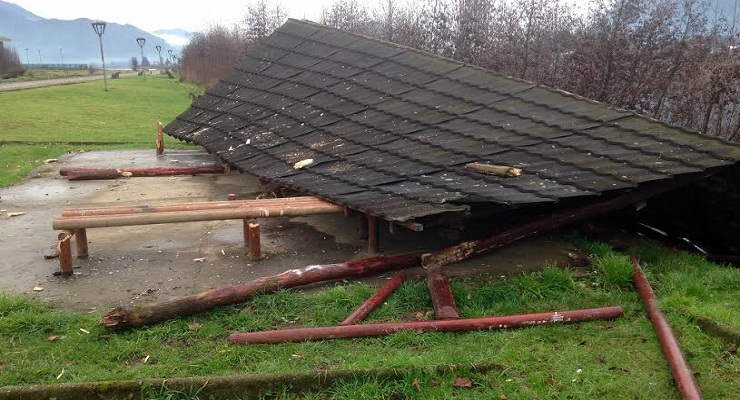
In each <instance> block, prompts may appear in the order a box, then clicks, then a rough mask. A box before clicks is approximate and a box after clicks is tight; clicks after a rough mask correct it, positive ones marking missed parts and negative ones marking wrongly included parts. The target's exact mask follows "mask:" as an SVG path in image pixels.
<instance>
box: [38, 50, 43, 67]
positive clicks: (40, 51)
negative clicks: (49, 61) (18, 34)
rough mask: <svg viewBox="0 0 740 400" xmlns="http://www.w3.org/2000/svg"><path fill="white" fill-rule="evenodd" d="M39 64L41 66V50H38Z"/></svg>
mask: <svg viewBox="0 0 740 400" xmlns="http://www.w3.org/2000/svg"><path fill="white" fill-rule="evenodd" d="M39 64H43V63H42V62H41V50H39Z"/></svg>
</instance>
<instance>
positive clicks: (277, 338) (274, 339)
mask: <svg viewBox="0 0 740 400" xmlns="http://www.w3.org/2000/svg"><path fill="white" fill-rule="evenodd" d="M622 314H623V312H622V307H603V308H589V309H582V310H568V311H555V312H544V313H536V314H521V315H504V316H497V317H482V318H465V319H462V318H461V319H452V320H444V321H413V322H390V323H383V324H360V325H343V326H325V327H317V328H297V329H283V330H277V331H263V332H248V333H232V334H231V335H229V342H231V343H242V344H247V343H254V344H257V343H282V342H305V341H312V340H313V341H315V340H328V339H342V338H356V337H373V336H383V335H390V334H393V333H396V332H400V331H417V332H418V331H420V332H428V331H432V332H459V331H471V330H484V329H514V328H519V327H525V326H535V325H550V324H556V323H557V324H561V323H567V322H582V321H593V320H595V319H614V318H617V317H621V316H622Z"/></svg>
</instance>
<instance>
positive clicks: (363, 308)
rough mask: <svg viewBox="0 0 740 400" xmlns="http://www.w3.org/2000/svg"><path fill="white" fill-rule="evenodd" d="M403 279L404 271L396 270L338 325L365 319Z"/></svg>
mask: <svg viewBox="0 0 740 400" xmlns="http://www.w3.org/2000/svg"><path fill="white" fill-rule="evenodd" d="M404 279H406V273H405V272H403V271H398V272H397V273H396V274H395V275H393V278H391V280H389V281H388V282H386V283H385V284H384V285H383V286H381V287H380V289H378V291H377V292H375V293H374V294H373V295H372V296H370V298H369V299H367V300H365V302H364V303H362V304H361V305H360V306H359V307H357V309H356V310H355V311H354V312H353V313H352V314H350V315H349V316H348V317H347V318H345V320H344V321H342V322H340V323H339V325H354V324H356V323H358V322H360V321H362V320H363V319H365V317H367V316H368V315H370V313H371V312H373V310H375V309H376V308H378V306H379V305H381V304H382V303H383V302H384V301H385V299H387V298H388V296H390V295H391V294H393V292H394V291H395V290H396V289H398V287H399V286H400V285H401V284H402V283H403V281H404Z"/></svg>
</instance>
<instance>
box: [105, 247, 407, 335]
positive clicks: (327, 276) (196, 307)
mask: <svg viewBox="0 0 740 400" xmlns="http://www.w3.org/2000/svg"><path fill="white" fill-rule="evenodd" d="M420 257H421V254H420V253H412V254H402V255H398V256H389V257H385V256H381V257H373V258H366V259H362V260H357V261H347V262H343V263H340V264H327V265H311V266H308V267H305V268H302V269H292V270H289V271H285V272H283V273H281V274H279V275H273V276H267V277H263V278H259V279H255V280H253V281H251V282H249V283H246V284H243V285H232V286H225V287H220V288H214V289H210V290H208V291H205V292H202V293H199V294H196V295H193V296H187V297H181V298H178V299H173V300H169V301H164V302H160V303H150V304H144V305H138V306H137V305H134V306H129V307H116V308H114V309H113V310H111V311H110V312H108V313H107V314H105V315H104V316H103V318H102V319H101V321H100V325H102V326H104V327H106V328H109V329H126V328H132V327H138V326H144V325H151V324H155V323H157V322H160V321H164V320H167V319H170V318H174V317H178V316H186V315H193V314H197V313H200V312H203V311H206V310H210V309H211V308H214V307H217V306H222V305H227V304H235V303H241V302H244V301H246V300H248V299H250V298H251V297H254V296H255V295H258V294H261V293H269V292H274V291H276V290H278V289H287V288H292V287H296V286H302V285H308V284H311V283H317V282H323V281H328V280H332V279H340V278H350V277H362V276H368V275H376V274H380V273H383V272H387V271H392V270H398V269H403V268H409V267H413V266H416V265H419V262H420Z"/></svg>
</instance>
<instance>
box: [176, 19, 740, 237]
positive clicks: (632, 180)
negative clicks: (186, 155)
mask: <svg viewBox="0 0 740 400" xmlns="http://www.w3.org/2000/svg"><path fill="white" fill-rule="evenodd" d="M165 132H167V133H168V134H170V135H172V136H174V137H177V138H180V139H182V140H185V141H188V142H194V143H197V144H199V145H201V146H203V147H205V148H206V150H207V151H209V152H212V153H215V154H217V155H218V156H219V157H220V158H222V159H223V160H224V161H225V162H227V163H228V164H230V165H231V166H233V167H236V168H237V169H239V170H240V171H242V172H248V173H250V174H253V175H256V176H258V177H261V178H263V179H266V180H269V181H272V182H275V183H277V184H279V185H282V186H286V187H291V188H294V189H296V190H299V191H301V192H305V193H309V194H313V195H316V196H319V197H322V198H325V199H328V200H330V201H333V202H335V203H338V204H342V205H344V206H346V207H349V208H351V209H355V210H358V211H361V212H364V213H368V214H371V215H375V216H378V217H381V218H384V219H386V220H389V221H398V222H403V221H410V220H414V219H417V218H421V217H425V216H431V215H435V214H441V213H447V212H465V211H466V210H468V209H469V208H470V206H471V205H473V204H476V203H489V204H498V205H505V206H514V207H516V206H524V205H536V204H545V203H554V202H557V201H560V200H563V199H570V198H580V197H584V196H596V195H600V194H602V193H606V192H614V191H624V190H628V189H631V188H635V187H638V186H639V185H642V184H645V183H648V182H654V181H660V180H669V179H671V178H673V177H675V176H677V175H682V174H689V173H695V172H701V171H704V170H707V169H710V168H714V167H719V166H726V165H731V164H734V163H736V162H737V161H738V160H740V145H737V144H733V143H729V142H725V141H722V140H719V139H715V138H711V137H705V136H702V135H700V134H698V133H695V132H689V131H686V130H683V129H681V128H677V127H674V126H670V125H666V124H663V123H661V122H658V121H655V120H652V119H648V118H645V117H643V116H639V115H636V114H634V113H632V112H629V111H624V110H618V109H614V108H610V107H608V106H606V105H604V104H601V103H598V102H594V101H590V100H587V99H584V98H582V97H578V96H575V95H573V94H570V93H566V92H562V91H558V90H555V89H551V88H548V87H544V86H541V85H537V84H533V83H530V82H526V81H522V80H516V79H512V78H509V77H506V76H503V75H501V74H498V73H496V72H493V71H489V70H484V69H481V68H477V67H474V66H470V65H466V64H462V63H459V62H456V61H453V60H450V59H447V58H443V57H439V56H435V55H431V54H427V53H424V52H420V51H417V50H413V49H410V48H406V47H403V46H399V45H395V44H393V43H387V42H383V41H379V40H375V39H370V38H367V37H363V36H360V35H356V34H352V33H348V32H344V31H340V30H337V29H333V28H330V27H326V26H323V25H318V24H315V23H310V22H305V21H297V20H289V21H288V22H286V23H285V24H284V25H283V26H282V27H280V28H279V29H277V30H276V31H275V32H274V33H273V34H272V35H270V36H269V37H268V38H266V39H265V40H264V41H262V42H261V43H260V44H258V45H257V46H256V47H255V48H254V50H253V51H251V52H250V53H249V54H248V55H247V56H246V58H245V59H244V60H243V62H241V64H240V65H239V66H238V67H237V68H236V69H235V70H234V71H233V72H232V73H231V75H229V76H228V77H227V78H225V79H223V80H222V81H220V82H219V83H218V84H216V85H215V86H213V87H212V88H211V89H209V90H208V91H207V93H206V94H204V95H203V96H201V97H200V98H199V99H198V100H196V101H195V102H194V103H193V104H192V106H191V107H190V108H189V109H188V110H187V111H185V112H184V113H182V114H181V115H180V116H178V117H177V119H176V120H175V121H173V122H172V123H170V124H169V125H167V127H166V128H165ZM306 160H312V162H311V161H306ZM302 161H303V163H302V164H304V165H305V166H303V167H300V168H299V165H296V163H299V162H302ZM471 162H483V163H488V164H494V165H504V166H511V167H517V168H521V170H522V174H521V175H520V176H518V177H498V176H492V175H485V174H481V173H478V172H473V171H469V170H467V169H466V168H465V165H466V164H467V163H471Z"/></svg>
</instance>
